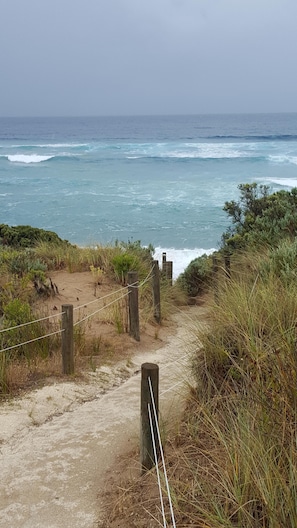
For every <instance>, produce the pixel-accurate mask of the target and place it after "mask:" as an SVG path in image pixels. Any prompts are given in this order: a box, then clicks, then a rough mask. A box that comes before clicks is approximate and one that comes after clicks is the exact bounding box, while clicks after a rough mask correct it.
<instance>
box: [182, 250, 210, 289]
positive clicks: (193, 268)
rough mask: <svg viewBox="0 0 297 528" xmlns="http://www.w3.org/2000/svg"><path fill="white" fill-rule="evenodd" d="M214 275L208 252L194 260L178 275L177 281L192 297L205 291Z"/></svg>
mask: <svg viewBox="0 0 297 528" xmlns="http://www.w3.org/2000/svg"><path fill="white" fill-rule="evenodd" d="M211 277H212V261H211V258H210V257H209V256H207V255H206V254H204V255H202V256H201V257H197V258H196V259H194V260H192V261H191V262H190V264H189V265H188V266H187V268H186V269H185V271H184V272H183V273H182V274H181V275H180V276H179V277H178V279H177V283H178V284H179V285H180V286H181V287H182V288H183V289H184V291H186V293H187V294H188V295H189V296H190V297H196V296H197V295H199V294H201V293H203V292H205V291H206V290H207V288H208V287H209V285H210V282H211Z"/></svg>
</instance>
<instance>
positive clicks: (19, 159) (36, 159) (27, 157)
mask: <svg viewBox="0 0 297 528" xmlns="http://www.w3.org/2000/svg"><path fill="white" fill-rule="evenodd" d="M5 157H6V158H7V159H8V161H11V162H12V163H41V162H42V161H47V160H50V159H52V158H54V157H55V156H39V155H38V154H11V155H9V156H5Z"/></svg>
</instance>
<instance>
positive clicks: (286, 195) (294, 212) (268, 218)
mask: <svg viewBox="0 0 297 528" xmlns="http://www.w3.org/2000/svg"><path fill="white" fill-rule="evenodd" d="M238 188H239V191H240V198H239V200H238V201H234V200H232V201H230V202H226V203H225V206H224V211H225V212H226V213H227V214H228V216H229V217H230V219H231V221H232V226H231V227H230V228H229V229H228V230H227V231H226V232H225V233H224V234H223V236H222V245H223V247H226V246H227V247H228V248H229V249H232V250H236V249H244V248H247V247H248V246H250V245H253V246H256V247H263V246H266V247H267V246H269V247H273V246H275V245H276V244H277V243H278V242H280V241H281V240H282V239H283V238H290V239H291V240H293V239H294V237H295V236H296V234H297V188H294V189H291V191H284V190H281V191H278V192H275V193H272V194H271V193H270V189H269V187H268V186H267V185H258V184H257V183H251V184H240V185H239V186H238Z"/></svg>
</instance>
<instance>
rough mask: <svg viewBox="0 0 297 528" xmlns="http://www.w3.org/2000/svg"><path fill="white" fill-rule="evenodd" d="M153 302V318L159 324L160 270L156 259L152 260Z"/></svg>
mask: <svg viewBox="0 0 297 528" xmlns="http://www.w3.org/2000/svg"><path fill="white" fill-rule="evenodd" d="M153 304H154V318H155V320H156V322H157V323H158V324H161V294H160V271H159V262H158V261H157V260H154V261H153Z"/></svg>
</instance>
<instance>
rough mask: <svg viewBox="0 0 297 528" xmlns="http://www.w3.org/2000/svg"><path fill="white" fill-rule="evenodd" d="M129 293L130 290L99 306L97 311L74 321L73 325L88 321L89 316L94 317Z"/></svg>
mask: <svg viewBox="0 0 297 528" xmlns="http://www.w3.org/2000/svg"><path fill="white" fill-rule="evenodd" d="M127 295H129V292H127V293H125V294H124V295H121V297H118V298H117V299H115V300H114V301H111V302H110V303H108V304H106V305H105V306H103V307H102V308H99V310H96V311H95V312H92V313H91V314H88V315H86V317H83V319H80V320H79V321H77V322H76V323H74V325H73V326H76V325H78V324H80V323H82V322H83V321H86V320H87V319H89V318H90V317H92V316H93V315H96V314H97V313H99V312H102V311H103V310H105V308H107V307H108V306H111V305H112V304H114V303H116V302H118V301H120V300H121V299H124V298H125V297H127Z"/></svg>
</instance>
